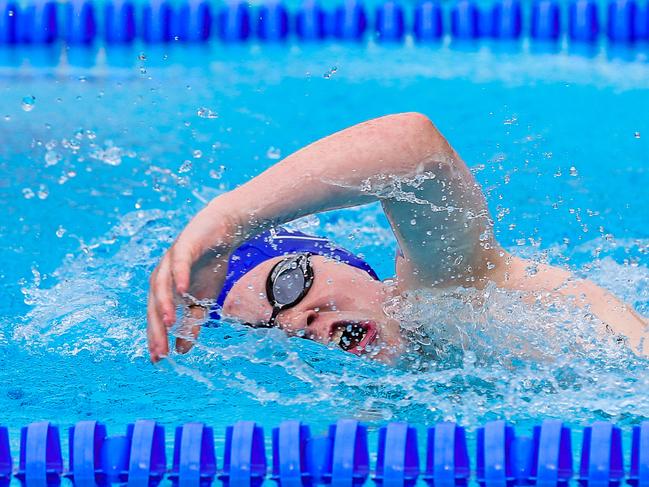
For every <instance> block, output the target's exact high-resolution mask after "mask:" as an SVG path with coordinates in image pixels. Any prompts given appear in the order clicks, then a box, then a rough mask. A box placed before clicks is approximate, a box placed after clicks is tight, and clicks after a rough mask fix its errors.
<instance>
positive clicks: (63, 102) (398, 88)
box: [0, 44, 649, 458]
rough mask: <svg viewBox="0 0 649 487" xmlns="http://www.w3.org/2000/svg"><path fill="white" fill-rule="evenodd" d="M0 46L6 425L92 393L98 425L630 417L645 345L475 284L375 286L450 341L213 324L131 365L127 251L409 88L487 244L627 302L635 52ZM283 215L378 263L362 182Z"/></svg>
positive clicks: (643, 282)
mask: <svg viewBox="0 0 649 487" xmlns="http://www.w3.org/2000/svg"><path fill="white" fill-rule="evenodd" d="M638 52H640V54H638ZM2 56H4V57H2V59H4V61H3V63H4V64H3V63H0V175H1V176H0V204H1V205H2V208H3V209H4V218H3V219H2V222H1V223H0V262H2V265H1V266H0V287H1V290H2V300H1V301H0V424H5V425H9V426H10V427H12V441H13V442H14V445H15V443H16V441H17V436H16V434H17V427H18V426H20V425H24V424H26V423H29V422H31V421H34V420H40V419H51V420H55V421H56V422H57V423H58V424H61V425H63V426H67V425H68V424H71V423H74V422H76V421H77V420H80V419H87V418H99V419H101V420H103V421H105V422H106V423H107V424H108V426H109V429H110V431H111V432H112V433H118V432H121V431H122V430H123V428H124V425H125V424H126V423H128V422H129V421H132V420H134V419H137V418H150V419H156V420H159V421H161V422H163V423H164V424H165V425H173V424H178V423H182V422H184V421H186V420H190V419H193V420H201V421H205V422H207V423H209V424H212V425H214V426H215V429H216V431H217V433H218V432H222V431H223V428H224V426H225V425H226V424H231V423H232V422H234V421H236V420H238V419H254V420H257V421H259V422H260V423H261V424H262V425H264V426H266V427H270V426H273V425H276V424H277V423H278V422H279V421H280V420H281V419H286V418H300V419H304V420H307V421H308V422H310V423H311V424H312V425H313V428H314V430H315V431H318V430H321V429H324V427H325V425H326V424H328V423H329V422H331V421H333V420H334V419H335V418H337V417H340V416H345V417H350V416H351V417H356V418H360V419H362V420H363V421H366V422H368V423H370V424H378V423H382V422H384V421H386V420H397V419H399V420H407V421H410V422H413V423H416V424H421V425H423V424H429V423H432V422H435V421H438V420H442V419H454V420H457V421H460V422H462V423H464V424H466V425H468V426H473V425H476V424H477V423H479V422H483V421H485V420H489V419H495V418H506V419H509V420H510V421H512V422H513V423H515V424H517V425H519V426H520V427H521V428H526V427H529V425H531V424H532V423H534V422H535V421H538V420H540V419H543V418H548V417H553V418H554V417H560V418H562V419H565V420H566V421H568V422H569V423H571V424H584V423H587V422H590V421H592V420H595V419H602V418H606V419H611V420H613V421H616V422H618V423H620V424H622V425H630V424H634V423H636V422H637V421H639V420H640V419H643V418H644V419H646V418H649V401H648V400H647V399H649V393H648V392H647V391H649V382H648V381H649V374H648V373H647V372H648V371H649V367H648V365H649V364H648V363H647V361H646V360H644V359H640V358H637V357H635V356H634V355H633V354H631V353H630V352H629V351H628V350H625V349H623V348H620V347H612V346H611V345H610V344H609V343H605V342H603V341H601V340H600V339H598V338H596V337H595V336H594V335H592V334H590V331H589V329H588V326H587V325H586V324H584V323H583V321H584V320H583V318H582V317H581V315H580V314H579V313H577V312H575V311H574V310H571V309H560V310H555V311H554V312H551V313H548V311H547V310H542V309H540V308H535V307H533V306H523V305H521V304H520V303H518V301H517V300H516V299H515V297H512V296H510V295H507V294H505V293H501V292H498V291H497V290H493V289H492V290H489V292H490V295H489V296H486V297H485V296H481V298H482V299H484V300H485V303H486V304H485V305H484V307H480V308H479V309H476V308H474V307H470V306H468V305H466V304H465V302H464V300H463V299H458V298H456V297H451V296H433V297H431V299H430V302H426V304H425V305H423V306H419V307H408V306H407V303H405V304H404V303H401V304H402V305H403V306H402V308H400V310H399V311H400V312H402V314H403V319H404V323H405V325H406V326H408V327H409V328H410V329H411V330H412V329H414V330H416V332H417V333H418V334H419V336H420V337H421V341H422V343H424V344H425V343H427V340H428V341H431V339H433V338H439V337H440V336H442V335H444V336H445V334H446V333H447V332H448V331H449V330H451V331H457V330H462V331H463V332H464V333H466V335H467V336H468V337H469V338H470V340H469V341H468V343H469V345H468V346H467V347H466V348H465V349H464V350H463V351H461V350H454V349H453V347H451V348H450V351H449V352H448V353H444V354H441V355H440V356H439V357H437V358H433V357H431V356H423V358H421V359H420V360H419V361H418V362H417V363H414V364H411V365H404V366H402V367H400V368H398V367H397V368H395V367H390V366H387V365H382V364H377V363H373V362H370V361H369V360H365V359H358V358H356V357H354V356H351V355H348V354H346V353H344V352H342V351H340V350H336V349H328V348H326V347H323V346H321V345H317V344H315V343H311V342H308V341H304V340H300V339H297V338H293V339H287V338H286V337H285V336H284V335H283V334H282V333H281V332H279V331H277V330H270V331H268V330H249V329H246V328H244V327H241V326H237V325H235V324H230V325H223V326H221V327H218V328H212V329H209V330H205V332H204V333H203V334H202V336H201V340H200V345H199V346H197V347H196V348H195V349H194V350H193V351H192V352H191V353H190V354H188V355H187V356H175V355H174V356H173V357H172V360H169V361H167V362H165V363H163V364H161V365H160V366H152V365H151V364H150V363H149V362H148V358H147V352H146V338H145V304H146V292H147V277H148V274H149V273H150V271H151V270H152V269H153V267H154V266H155V264H156V262H157V260H158V259H159V257H160V255H161V254H162V252H163V251H164V250H165V249H166V248H167V247H168V246H169V245H170V243H171V242H172V240H173V238H174V237H175V236H176V235H177V233H178V232H179V231H180V229H182V227H183V226H184V224H185V223H186V222H187V221H188V220H189V218H190V217H191V216H192V215H193V214H194V213H195V212H196V211H197V210H198V209H200V208H201V207H202V205H203V204H204V202H205V201H207V200H209V198H211V197H213V196H214V195H216V194H218V193H220V192H222V191H225V190H228V189H231V188H233V187H235V186H236V185H237V184H240V183H242V182H243V181H246V180H247V179H249V178H250V177H252V176H254V175H255V174H257V173H259V172H260V171H261V170H263V169H264V168H266V167H268V166H270V165H271V164H273V163H275V162H276V161H277V160H278V158H280V157H283V156H285V155H287V154H289V153H291V152H292V151H294V150H296V149H298V148H299V147H301V146H303V145H305V144H307V143H308V142H310V141H313V140H315V139H317V138H319V137H322V136H324V135H327V134H329V133H331V132H332V131H335V130H338V129H341V128H344V127H346V126H349V125H351V124H354V123H357V122H360V121H362V120H365V119H368V118H371V117H375V116H380V115H384V114H387V113H392V112H401V111H411V110H414V111H419V112H423V113H425V114H426V115H428V116H429V117H430V118H431V119H432V120H433V121H434V122H435V123H436V125H437V126H438V128H439V129H440V130H441V132H442V133H443V134H445V135H446V137H447V138H448V139H449V140H450V141H451V143H452V144H453V145H454V147H455V148H456V149H457V150H458V152H459V153H460V155H461V156H462V157H463V158H464V160H465V161H466V162H467V163H468V164H469V165H470V166H471V168H472V169H473V171H474V172H475V174H476V177H477V179H478V180H479V182H480V183H481V184H482V186H483V188H484V191H485V193H486V194H487V198H488V202H489V206H490V208H491V211H492V213H493V215H494V218H495V219H496V230H497V236H498V238H499V240H500V241H501V243H502V244H503V245H505V246H506V247H507V248H508V249H510V250H511V251H512V252H514V253H516V254H518V255H525V256H532V257H534V258H536V259H538V260H541V261H547V262H550V263H553V264H557V265H561V266H564V267H568V268H571V269H572V270H574V271H575V272H576V273H577V274H579V275H582V276H586V277H589V278H591V279H593V280H595V281H596V282H598V283H600V284H601V285H603V286H605V287H607V288H609V289H611V290H612V291H613V292H615V293H616V294H618V295H619V296H621V297H622V298H623V299H625V300H626V301H628V302H629V303H631V304H633V305H634V306H636V308H637V309H638V310H639V311H640V312H641V313H644V314H645V315H649V255H648V252H649V226H648V225H647V223H649V221H648V219H647V207H648V204H649V193H648V192H647V190H646V188H647V187H648V186H649V119H648V118H647V113H649V91H648V89H649V64H647V63H646V60H645V59H644V58H643V57H642V54H641V51H634V52H626V53H621V54H620V53H617V54H615V53H613V54H610V53H609V54H606V53H595V54H593V55H584V54H583V53H575V52H565V51H562V52H560V53H543V52H533V53H530V52H527V50H526V49H525V48H524V47H522V48H521V47H520V46H516V47H515V48H513V49H505V48H502V47H497V46H489V45H485V44H482V45H479V46H468V47H466V46H464V47H458V46H447V45H443V46H433V47H414V46H409V45H406V46H403V47H394V48H392V47H381V46H376V45H372V44H370V45H362V46H353V47H349V46H347V47H345V48H343V47H342V46H310V47H309V46H307V47H296V46H280V47H259V46H254V45H251V46H245V47H224V46H221V45H214V46H210V47H205V48H196V49H190V48H176V47H173V48H164V49H163V48H159V49H158V48H148V47H147V48H142V49H140V50H138V49H134V50H127V51H113V52H108V53H106V52H104V51H101V52H99V53H96V52H92V53H84V52H72V53H69V55H68V56H67V57H66V58H64V59H63V60H58V59H57V60H56V61H52V60H51V59H50V61H48V62H49V63H50V65H49V67H48V66H45V67H39V66H34V63H31V64H30V63H26V64H23V67H22V68H21V69H20V70H19V69H16V67H15V62H16V59H13V60H10V61H11V62H9V61H7V60H6V59H7V57H11V56H10V55H9V54H8V53H7V52H3V53H2ZM14 57H15V56H14ZM12 63H14V64H12ZM46 64H47V63H46ZM297 226H299V227H300V228H303V229H306V230H308V231H313V232H319V233H322V234H326V235H328V236H331V237H332V238H334V239H335V240H336V241H338V242H339V243H340V244H342V245H346V246H348V247H349V248H351V249H354V250H355V251H357V252H361V253H363V254H364V255H365V256H366V257H367V259H368V260H369V261H370V262H371V264H372V265H373V266H375V267H376V268H377V270H378V271H379V274H380V275H381V276H382V277H389V276H390V273H391V272H392V270H393V269H392V268H391V263H392V256H393V255H394V249H395V242H394V238H393V237H392V234H391V232H390V231H389V227H388V224H387V221H386V220H385V218H384V217H383V215H382V214H381V212H380V208H379V207H378V206H370V207H366V208H360V209H353V210H346V211H336V212H332V213H328V214H324V215H319V216H317V217H314V218H309V219H305V220H303V221H301V222H298V223H297ZM469 294H470V293H469ZM469 297H470V296H469ZM474 297H475V296H474ZM503 310H505V311H509V312H510V313H509V314H507V313H504V312H503ZM514 317H515V318H514ZM449 336H451V338H449V340H450V341H451V344H452V342H453V338H452V336H454V335H453V333H450V334H449ZM221 458H222V457H221Z"/></svg>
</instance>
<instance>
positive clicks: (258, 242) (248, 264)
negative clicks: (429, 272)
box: [210, 228, 379, 320]
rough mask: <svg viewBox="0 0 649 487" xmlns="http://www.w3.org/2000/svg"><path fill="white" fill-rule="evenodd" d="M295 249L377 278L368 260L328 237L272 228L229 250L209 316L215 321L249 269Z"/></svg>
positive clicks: (296, 251) (290, 252) (294, 251)
mask: <svg viewBox="0 0 649 487" xmlns="http://www.w3.org/2000/svg"><path fill="white" fill-rule="evenodd" d="M298 252H310V253H312V254H314V255H322V256H324V257H329V258H331V259H335V260H338V261H340V262H344V263H345V264H349V265H350V266H352V267H356V268H358V269H361V270H364V271H365V272H367V273H368V274H369V275H370V276H372V277H373V278H374V279H376V280H378V279H379V277H378V276H377V275H376V272H374V269H372V268H371V267H370V265H369V264H368V263H367V262H365V261H364V260H363V259H361V258H360V257H358V256H356V255H354V254H352V253H351V252H350V251H348V250H345V249H343V248H342V247H338V246H336V245H335V244H334V243H332V242H331V241H330V240H328V239H326V238H324V237H315V236H313V235H307V234H306V233H302V232H299V231H292V230H286V229H284V228H277V229H275V231H266V232H263V233H261V234H259V235H257V236H256V237H253V238H251V239H249V240H246V241H245V242H244V243H242V244H241V245H239V247H237V249H236V250H235V251H234V252H233V253H232V255H231V256H230V260H229V261H228V273H227V275H226V277H225V282H224V283H223V287H222V288H221V293H220V294H219V296H218V297H217V298H216V306H215V307H213V308H212V309H211V310H210V317H211V318H212V319H215V320H218V319H220V317H221V316H220V314H219V310H220V309H221V308H222V307H223V303H224V302H225V298H226V296H227V295H228V293H229V292H230V290H231V289H232V286H234V285H235V283H236V282H237V281H238V280H239V279H241V277H243V275H244V274H246V273H247V272H248V271H251V270H252V269H253V268H254V267H257V266H258V265H259V264H261V263H262V262H265V261H267V260H268V259H272V258H273V257H280V256H284V255H290V254H296V253H298Z"/></svg>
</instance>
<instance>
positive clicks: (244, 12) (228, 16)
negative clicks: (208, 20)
mask: <svg viewBox="0 0 649 487" xmlns="http://www.w3.org/2000/svg"><path fill="white" fill-rule="evenodd" d="M217 32H218V36H219V38H220V39H221V40H222V41H224V42H240V41H245V40H246V39H248V37H250V9H249V8H248V4H247V3H244V2H239V1H236V0H235V1H231V2H229V3H228V4H227V5H226V6H224V7H223V8H221V10H220V11H219V13H218V15H217Z"/></svg>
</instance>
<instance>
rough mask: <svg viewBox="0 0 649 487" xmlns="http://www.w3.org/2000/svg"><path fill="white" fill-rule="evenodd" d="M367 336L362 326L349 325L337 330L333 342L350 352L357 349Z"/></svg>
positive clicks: (356, 324)
mask: <svg viewBox="0 0 649 487" xmlns="http://www.w3.org/2000/svg"><path fill="white" fill-rule="evenodd" d="M366 334H367V330H366V329H365V328H364V327H363V326H362V325H360V324H358V323H347V324H345V325H341V326H338V327H337V328H336V331H335V332H334V333H333V334H332V337H331V340H332V342H334V343H336V344H337V345H338V346H339V347H340V348H342V349H343V350H346V351H349V350H353V349H355V348H357V347H358V346H359V344H360V343H361V342H362V341H363V339H364V338H365V335H366Z"/></svg>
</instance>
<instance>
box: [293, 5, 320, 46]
mask: <svg viewBox="0 0 649 487" xmlns="http://www.w3.org/2000/svg"><path fill="white" fill-rule="evenodd" d="M326 15H327V14H326V11H325V10H324V9H323V8H322V7H321V6H320V4H319V3H318V2H316V1H315V0H307V1H306V2H304V3H303V4H302V6H301V7H300V8H299V10H298V11H297V14H296V17H295V32H296V33H297V36H298V37H299V38H300V39H302V40H312V41H313V40H322V39H324V38H325V36H326V35H327V17H326Z"/></svg>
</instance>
